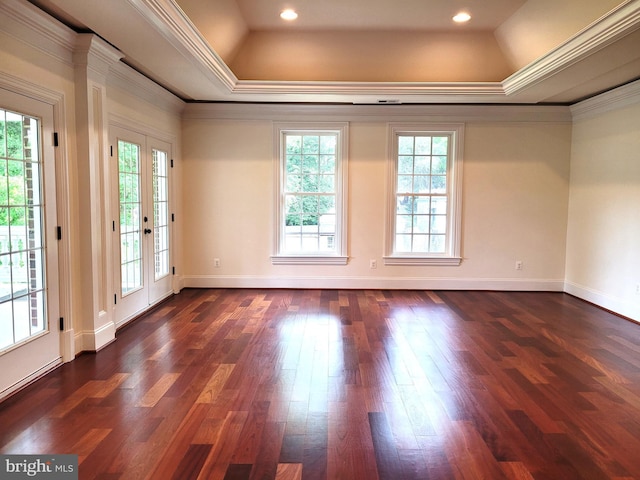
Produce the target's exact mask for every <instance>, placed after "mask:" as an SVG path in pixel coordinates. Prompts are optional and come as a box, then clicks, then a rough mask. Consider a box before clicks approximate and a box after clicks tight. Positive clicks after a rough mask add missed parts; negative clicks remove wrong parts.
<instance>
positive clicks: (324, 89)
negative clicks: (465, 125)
mask: <svg viewBox="0 0 640 480" xmlns="http://www.w3.org/2000/svg"><path fill="white" fill-rule="evenodd" d="M233 92H234V93H243V94H246V93H254V94H255V93H257V94H263V93H275V94H278V93H297V94H316V95H318V94H330V95H353V94H361V95H374V96H379V95H391V96H394V95H425V94H426V95H501V94H503V93H504V91H503V89H502V85H501V84H500V83H496V82H468V83H464V82H458V83H456V82H450V83H435V82H405V83H391V82H389V83H387V82H302V81H300V82H284V81H283V82H280V81H257V80H239V81H238V82H237V83H236V85H235V86H234V88H233Z"/></svg>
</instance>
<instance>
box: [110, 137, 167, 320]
mask: <svg viewBox="0 0 640 480" xmlns="http://www.w3.org/2000/svg"><path fill="white" fill-rule="evenodd" d="M111 146H112V152H113V155H112V156H113V164H114V165H113V169H112V170H113V171H114V174H115V175H114V177H115V178H116V181H115V182H114V185H115V189H114V202H113V203H114V211H115V212H119V218H118V219H117V220H114V222H113V227H114V232H115V233H116V234H117V235H118V242H117V245H118V252H117V253H118V254H117V255H115V257H116V258H115V261H116V262H117V265H116V266H115V268H116V272H119V275H115V278H116V281H117V285H116V293H115V302H116V308H115V312H116V313H115V316H116V318H115V320H116V325H118V326H119V325H122V324H123V323H125V322H127V321H128V320H130V319H132V318H133V317H135V316H136V315H138V314H139V313H141V312H143V311H144V310H146V309H147V308H148V307H149V306H150V305H153V304H155V303H157V302H159V301H160V300H162V299H163V298H165V297H166V296H168V295H170V294H171V293H172V291H173V287H172V267H171V248H170V247H171V229H170V227H171V218H170V217H171V214H170V208H169V205H170V203H169V200H170V198H169V192H170V171H171V167H170V162H171V144H169V143H167V142H163V141H161V140H158V139H155V138H153V137H150V136H146V135H143V134H140V133H136V132H132V131H129V130H125V129H122V128H119V127H112V129H111Z"/></svg>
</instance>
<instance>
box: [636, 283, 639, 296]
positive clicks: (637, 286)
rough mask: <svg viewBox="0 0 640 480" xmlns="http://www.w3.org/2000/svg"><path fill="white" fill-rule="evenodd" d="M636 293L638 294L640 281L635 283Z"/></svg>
mask: <svg viewBox="0 0 640 480" xmlns="http://www.w3.org/2000/svg"><path fill="white" fill-rule="evenodd" d="M636 295H640V283H636Z"/></svg>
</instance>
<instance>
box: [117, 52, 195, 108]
mask: <svg viewBox="0 0 640 480" xmlns="http://www.w3.org/2000/svg"><path fill="white" fill-rule="evenodd" d="M107 86H109V87H114V88H118V89H120V90H122V91H124V92H127V93H129V94H131V95H134V96H136V97H138V98H141V99H143V100H144V101H146V102H147V103H149V104H151V105H154V106H155V107H157V108H160V109H162V110H165V111H167V112H169V113H173V114H180V113H181V112H182V110H183V109H184V105H185V103H184V101H182V100H181V99H180V98H178V97H176V96H175V95H174V94H172V93H171V92H169V91H168V90H165V89H164V88H163V87H161V86H160V85H158V84H157V83H155V82H153V81H151V80H149V79H148V78H147V77H145V76H144V75H142V74H140V73H138V72H137V71H135V70H134V69H132V68H131V67H129V66H128V65H125V64H124V63H122V62H119V63H116V64H115V65H112V66H111V68H110V69H109V75H108V77H107Z"/></svg>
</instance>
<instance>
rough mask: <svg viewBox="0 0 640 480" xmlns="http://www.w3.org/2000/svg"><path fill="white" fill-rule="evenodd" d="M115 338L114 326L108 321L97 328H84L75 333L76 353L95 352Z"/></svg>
mask: <svg viewBox="0 0 640 480" xmlns="http://www.w3.org/2000/svg"><path fill="white" fill-rule="evenodd" d="M115 339H116V327H115V325H114V323H113V322H109V323H107V324H105V325H103V326H102V327H100V328H98V329H97V330H89V331H87V330H84V331H81V332H79V333H77V334H76V335H75V339H74V340H75V345H76V354H78V353H80V352H82V351H84V352H97V351H98V350H100V349H101V348H104V347H106V346H107V345H109V344H110V343H111V342H113V341H114V340H115Z"/></svg>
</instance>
